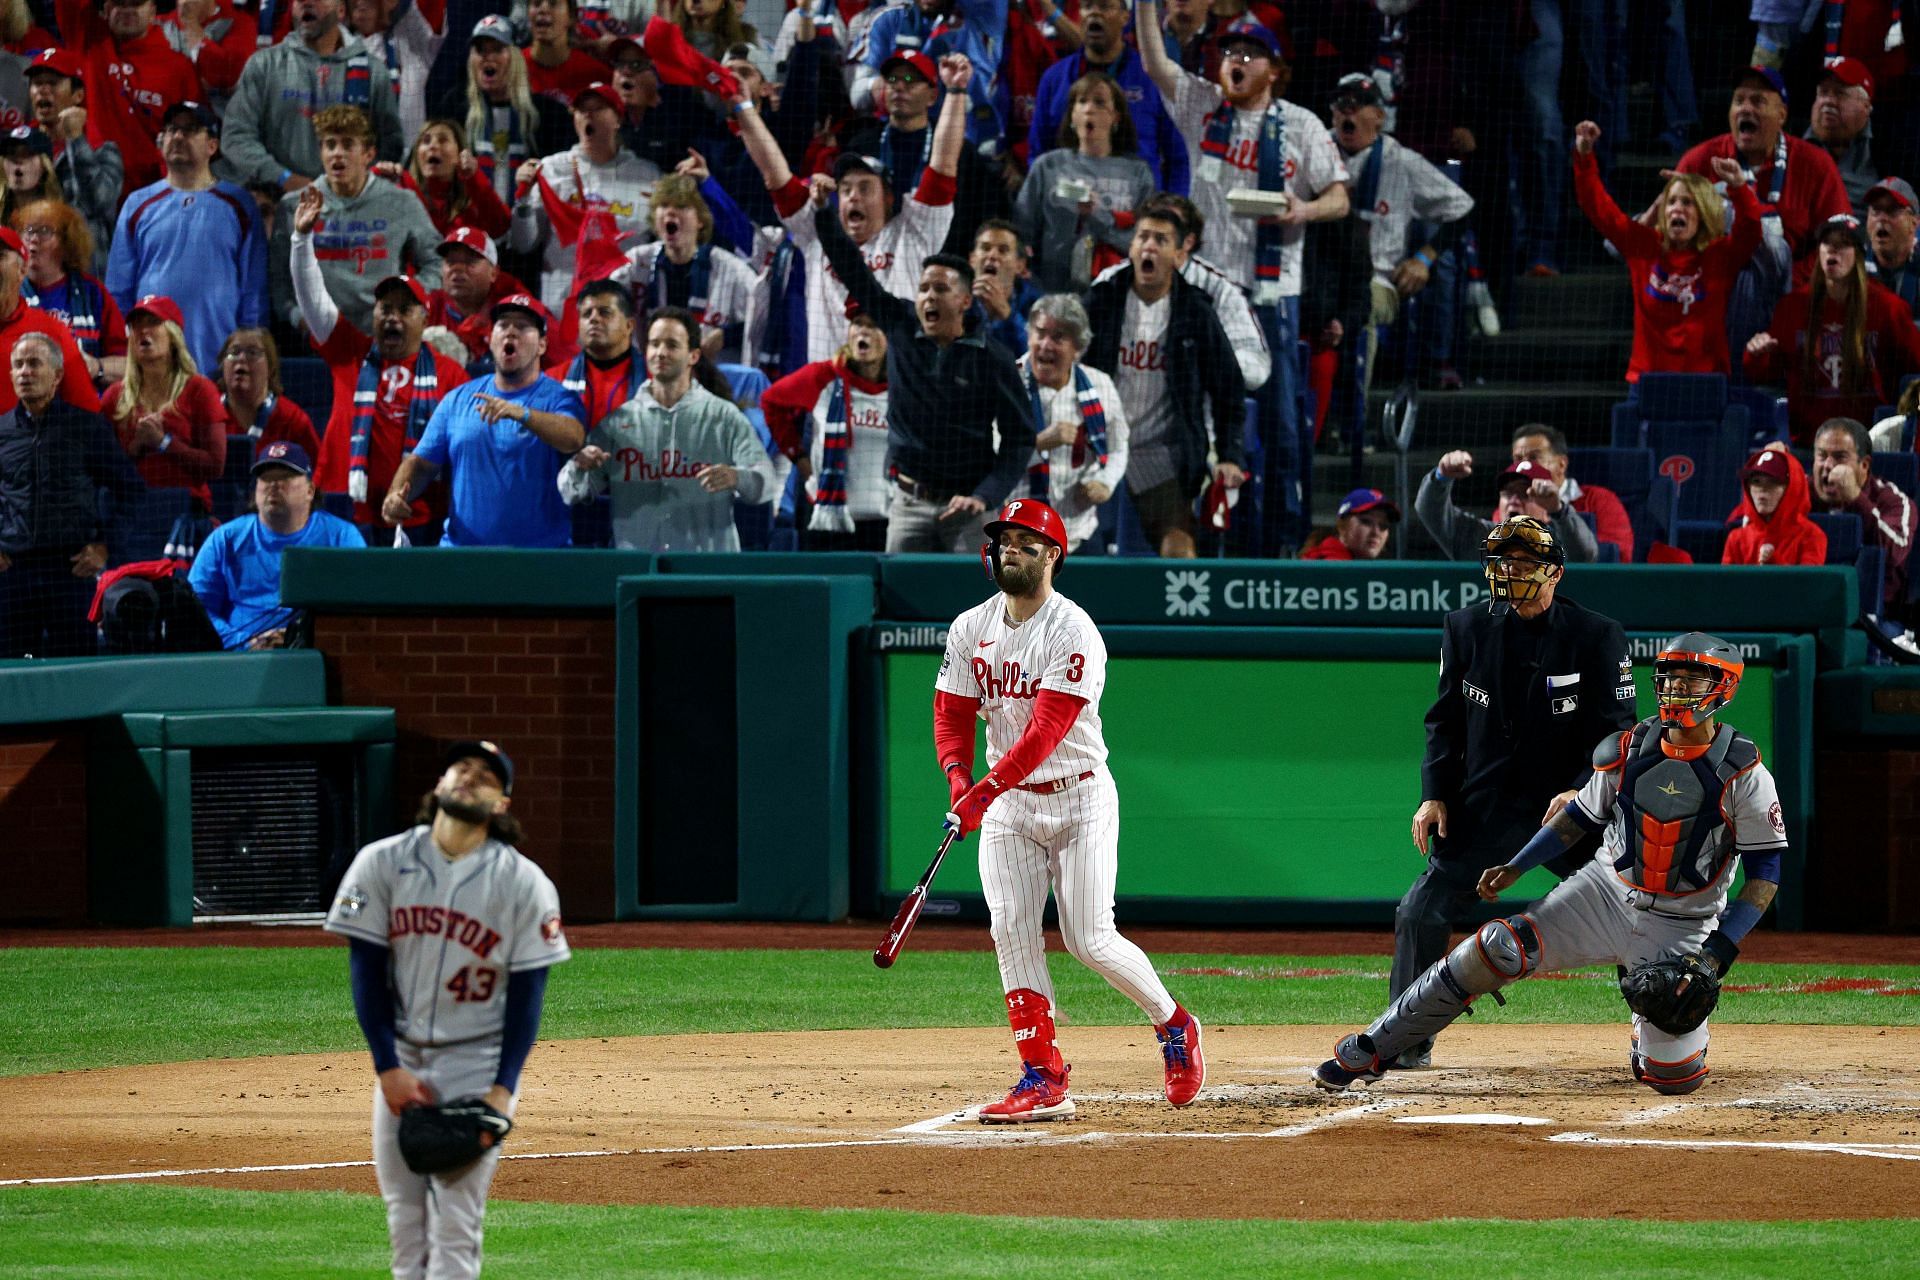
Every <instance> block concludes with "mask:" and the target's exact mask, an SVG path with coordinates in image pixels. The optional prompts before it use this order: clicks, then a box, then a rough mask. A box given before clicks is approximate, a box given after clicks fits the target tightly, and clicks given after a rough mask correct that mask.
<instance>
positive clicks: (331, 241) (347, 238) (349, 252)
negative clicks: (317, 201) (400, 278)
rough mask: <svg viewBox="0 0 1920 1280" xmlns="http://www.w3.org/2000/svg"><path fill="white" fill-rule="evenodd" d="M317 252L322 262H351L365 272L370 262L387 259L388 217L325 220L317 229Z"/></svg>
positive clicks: (315, 243)
mask: <svg viewBox="0 0 1920 1280" xmlns="http://www.w3.org/2000/svg"><path fill="white" fill-rule="evenodd" d="M313 256H314V257H315V258H317V259H319V260H320V261H321V262H351V263H352V264H353V270H354V274H355V275H365V274H366V273H367V264H368V263H370V262H385V261H386V260H387V220H386V219H385V218H376V219H374V220H372V221H370V222H368V221H361V220H358V219H356V220H354V221H351V222H342V223H321V224H319V225H317V226H315V227H314V231H313Z"/></svg>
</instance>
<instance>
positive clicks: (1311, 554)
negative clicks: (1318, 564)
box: [1300, 533, 1353, 560]
mask: <svg viewBox="0 0 1920 1280" xmlns="http://www.w3.org/2000/svg"><path fill="white" fill-rule="evenodd" d="M1300 558H1301V559H1302V560H1351V559H1353V552H1351V551H1349V550H1347V544H1346V543H1344V542H1342V541H1340V537H1339V535H1338V534H1332V533H1330V534H1328V535H1327V536H1326V537H1324V538H1322V539H1320V541H1318V542H1316V543H1314V544H1313V545H1312V546H1310V547H1308V548H1307V549H1306V550H1305V551H1302V552H1301V553H1300Z"/></svg>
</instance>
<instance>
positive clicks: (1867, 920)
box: [1807, 748, 1920, 932]
mask: <svg viewBox="0 0 1920 1280" xmlns="http://www.w3.org/2000/svg"><path fill="white" fill-rule="evenodd" d="M1814 788H1815V812H1816V813H1817V814H1818V815H1819V818H1818V823H1819V831H1818V833H1817V835H1816V842H1817V843H1816V847H1817V848H1818V850H1819V854H1818V859H1819V862H1818V866H1817V868H1816V869H1815V870H1814V871H1813V873H1812V874H1810V875H1809V876H1808V877H1807V927H1808V928H1810V929H1840V930H1848V931H1855V932H1858V931H1875V930H1912V929H1920V751H1898V750H1885V749H1879V748H1875V749H1869V750H1842V749H1838V748H1823V749H1821V750H1820V751H1819V752H1818V753H1817V756H1816V760H1815V765H1814Z"/></svg>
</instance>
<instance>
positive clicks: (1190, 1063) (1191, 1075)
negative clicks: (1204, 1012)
mask: <svg viewBox="0 0 1920 1280" xmlns="http://www.w3.org/2000/svg"><path fill="white" fill-rule="evenodd" d="M1153 1034H1154V1035H1155V1036H1156V1037H1158V1038H1159V1041H1160V1056H1161V1057H1163V1058H1165V1059H1166V1060H1167V1101H1168V1102H1171V1103H1172V1104H1173V1105H1174V1106H1176V1107H1184V1106H1186V1105H1187V1104H1188V1103H1189V1102H1192V1101H1193V1100H1194V1098H1195V1097H1197V1096H1198V1095H1199V1093H1200V1086H1201V1085H1203V1084H1205V1083H1206V1082H1207V1060H1206V1057H1205V1056H1204V1055H1203V1054H1201V1052H1200V1019H1198V1018H1196V1017H1194V1016H1193V1015H1192V1014H1188V1015H1187V1021H1186V1025H1185V1026H1179V1027H1175V1026H1171V1025H1169V1026H1164V1027H1155V1028H1154V1029H1153Z"/></svg>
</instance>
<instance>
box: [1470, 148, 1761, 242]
mask: <svg viewBox="0 0 1920 1280" xmlns="http://www.w3.org/2000/svg"><path fill="white" fill-rule="evenodd" d="M1449 185H1451V184H1449ZM1573 194H1574V197H1575V198H1576V199H1577V200H1579V202H1580V212H1582V213H1584V214H1586V215H1587V221H1588V222H1591V223H1592V224H1593V227H1594V230H1596V231H1598V232H1599V233H1600V234H1601V235H1602V236H1604V237H1605V238H1606V239H1608V240H1609V241H1611V242H1612V243H1613V245H1614V247H1615V248H1617V249H1619V250H1620V251H1621V252H1622V253H1630V254H1638V255H1648V254H1654V253H1658V252H1659V249H1660V233H1659V232H1657V231H1655V230H1654V229H1653V228H1652V227H1647V226H1642V225H1641V224H1640V223H1638V222H1635V221H1634V220H1633V219H1632V218H1629V217H1628V216H1627V215H1626V214H1624V213H1622V212H1620V206H1619V205H1618V204H1615V203H1614V199H1613V197H1612V196H1611V195H1609V194H1608V193H1607V188H1606V186H1605V184H1603V183H1602V182H1601V181H1600V158H1599V156H1597V155H1594V154H1588V155H1581V154H1580V153H1579V152H1578V151H1576V152H1574V153H1573ZM1755 225H1756V229H1757V227H1758V224H1757V223H1756V224H1755Z"/></svg>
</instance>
